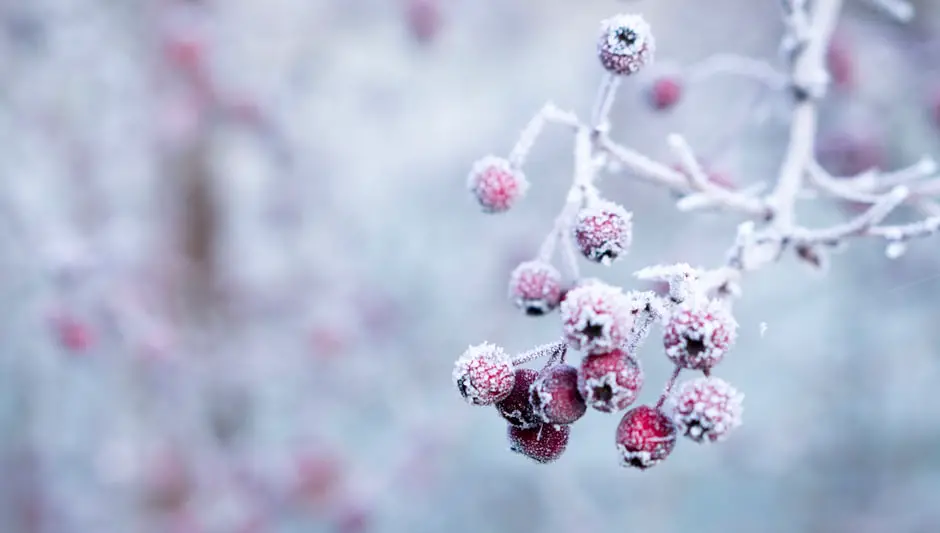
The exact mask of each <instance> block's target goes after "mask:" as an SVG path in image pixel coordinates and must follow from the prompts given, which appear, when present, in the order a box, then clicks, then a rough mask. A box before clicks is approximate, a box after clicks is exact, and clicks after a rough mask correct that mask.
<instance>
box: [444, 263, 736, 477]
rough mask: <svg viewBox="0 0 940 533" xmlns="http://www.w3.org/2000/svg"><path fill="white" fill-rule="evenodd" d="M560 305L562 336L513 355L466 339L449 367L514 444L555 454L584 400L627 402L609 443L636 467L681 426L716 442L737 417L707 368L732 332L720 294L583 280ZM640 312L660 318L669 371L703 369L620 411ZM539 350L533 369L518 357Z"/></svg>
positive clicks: (631, 380) (727, 388)
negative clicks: (572, 359)
mask: <svg viewBox="0 0 940 533" xmlns="http://www.w3.org/2000/svg"><path fill="white" fill-rule="evenodd" d="M679 266H680V267H686V265H679ZM679 292H681V290H678V289H673V290H672V291H671V293H679ZM643 302H646V303H645V304H643ZM560 314H561V317H562V324H561V329H562V332H563V334H564V337H563V339H562V340H561V341H558V342H555V343H551V344H547V345H544V346H540V347H537V348H534V349H532V350H530V351H528V352H526V353H523V354H520V355H518V356H517V357H510V356H509V355H508V354H507V353H506V352H505V351H504V350H503V349H502V348H500V347H499V346H496V345H493V344H490V343H483V344H479V345H476V346H471V347H469V348H468V349H467V350H466V352H464V354H463V355H462V356H461V357H460V358H459V359H458V360H457V364H456V365H455V367H454V373H453V378H454V384H455V385H456V387H457V389H458V391H459V392H460V394H461V395H462V396H463V398H464V399H465V400H466V401H467V402H468V403H470V404H472V405H493V406H495V407H496V411H497V412H498V413H499V414H500V416H501V417H502V418H503V419H504V420H505V421H506V423H507V426H508V427H507V431H508V434H509V441H510V449H511V450H512V451H514V452H517V453H520V454H523V455H525V456H527V457H529V458H531V459H533V460H535V461H538V462H540V463H548V462H552V461H554V460H555V459H557V458H558V457H560V456H561V454H562V453H563V452H564V451H565V449H566V448H567V445H568V438H569V436H570V434H571V429H570V428H571V425H572V424H574V423H575V422H577V421H578V420H580V419H581V417H583V416H584V414H585V413H586V412H587V410H588V408H589V407H590V408H592V409H594V410H595V411H599V412H601V413H620V412H624V411H626V412H625V413H624V414H623V415H622V418H621V420H620V424H619V425H618V427H617V431H616V446H617V449H618V450H619V453H620V460H621V464H623V465H624V466H629V467H635V468H639V469H646V468H649V467H651V466H653V465H655V464H657V463H659V462H660V461H662V460H663V459H665V458H666V456H668V455H669V453H670V452H671V451H672V449H673V447H674V446H675V442H676V439H677V437H678V436H679V435H684V436H686V437H688V438H689V439H691V440H693V441H695V442H700V443H701V442H716V441H719V440H722V439H723V438H724V437H725V436H726V435H727V434H728V432H729V431H730V430H732V429H734V428H735V427H737V426H738V425H740V423H741V401H742V398H743V396H742V395H741V394H740V393H738V392H737V391H736V390H735V389H734V388H733V387H732V386H731V385H729V384H728V383H726V382H725V381H723V380H721V379H719V378H716V377H713V376H711V375H710V374H711V368H712V367H713V366H714V365H715V364H717V363H718V362H719V361H721V359H722V357H723V356H724V354H725V352H726V351H727V350H728V349H729V348H730V346H731V345H732V344H733V343H734V338H735V331H736V323H735V321H734V319H733V318H732V317H731V316H730V314H729V313H728V312H727V311H726V310H725V309H724V308H722V307H721V305H720V303H719V301H718V300H713V299H707V298H703V297H702V296H701V295H698V294H693V295H691V296H690V298H689V299H687V300H682V301H676V300H674V299H671V298H668V297H660V296H656V295H655V294H653V293H637V292H631V293H624V292H622V291H621V290H620V289H617V288H616V287H613V286H610V285H607V284H604V283H603V282H600V281H597V280H586V281H584V280H582V281H581V283H580V284H579V285H578V286H576V287H574V288H572V289H570V290H569V291H568V292H567V293H566V297H565V299H564V301H563V303H562V305H561V307H560ZM648 318H653V319H659V321H660V323H661V324H662V326H663V347H664V349H665V353H666V355H667V357H668V358H669V359H670V360H671V361H672V362H674V363H675V364H676V371H675V374H674V376H675V377H677V376H678V375H679V373H680V371H681V370H682V369H689V370H699V371H702V372H703V374H704V375H703V376H701V377H699V378H696V379H692V380H690V381H687V382H685V383H682V384H681V385H679V386H678V387H676V388H673V384H674V381H675V379H673V380H671V381H670V382H669V383H668V384H667V385H666V387H665V390H664V392H663V393H662V395H661V396H660V398H659V401H658V402H657V403H656V404H655V405H641V406H638V407H634V408H633V409H629V410H628V408H630V406H632V405H633V404H634V403H635V402H636V401H637V399H638V397H639V394H640V391H641V389H642V387H643V383H644V377H643V369H642V366H641V365H640V361H639V360H637V358H636V357H635V356H634V355H633V352H631V351H629V350H628V349H627V348H626V346H628V345H631V341H632V345H633V346H636V345H638V344H639V342H638V339H637V338H636V337H638V336H644V337H645V335H646V333H645V331H648V327H646V324H647V319H648ZM644 330H645V331H644ZM569 349H577V350H581V351H583V352H584V357H583V358H582V359H581V361H580V363H579V364H577V365H571V364H568V363H567V362H566V356H567V354H568V351H569ZM542 357H548V361H547V363H546V364H545V365H544V366H543V367H542V368H541V370H539V371H536V370H533V369H529V368H522V367H521V366H520V365H522V364H524V363H527V362H529V361H532V360H534V359H537V358H542Z"/></svg>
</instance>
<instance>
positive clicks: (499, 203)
mask: <svg viewBox="0 0 940 533" xmlns="http://www.w3.org/2000/svg"><path fill="white" fill-rule="evenodd" d="M467 188H468V189H470V192H471V193H472V194H473V196H474V198H476V200H477V202H479V204H480V207H481V208H482V209H483V211H484V212H486V213H502V212H504V211H508V210H509V208H511V207H512V206H513V205H515V203H516V202H517V201H518V200H519V199H520V198H522V197H523V196H525V193H526V191H527V190H528V188H529V182H528V181H527V180H526V177H525V175H524V174H523V173H522V171H521V170H519V169H518V168H514V167H513V166H512V165H511V164H510V163H509V161H507V160H506V159H503V158H501V157H496V156H486V157H484V158H482V159H480V160H479V161H477V162H476V163H474V165H473V169H471V171H470V175H469V176H467Z"/></svg>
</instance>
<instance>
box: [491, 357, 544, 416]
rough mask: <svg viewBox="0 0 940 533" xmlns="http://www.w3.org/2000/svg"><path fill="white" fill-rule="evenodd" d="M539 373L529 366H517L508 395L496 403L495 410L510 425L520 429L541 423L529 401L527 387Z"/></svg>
mask: <svg viewBox="0 0 940 533" xmlns="http://www.w3.org/2000/svg"><path fill="white" fill-rule="evenodd" d="M538 377H539V373H538V372H537V371H535V370H532V369H529V368H517V369H516V377H515V384H514V385H513V386H512V391H510V392H509V396H506V397H505V398H504V399H503V400H502V401H499V402H497V403H496V410H497V411H499V414H500V415H502V417H503V418H505V419H506V421H507V422H509V423H510V424H511V425H513V426H516V427H518V428H522V429H529V428H534V427H538V426H540V425H541V424H542V421H541V420H539V417H538V416H537V415H536V414H535V410H534V409H532V404H531V403H529V387H530V386H531V385H532V383H534V382H535V380H536V379H538Z"/></svg>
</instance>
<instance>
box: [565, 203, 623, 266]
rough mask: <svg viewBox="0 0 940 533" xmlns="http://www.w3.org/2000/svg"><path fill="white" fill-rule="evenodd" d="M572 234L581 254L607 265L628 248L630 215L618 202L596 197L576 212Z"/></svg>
mask: <svg viewBox="0 0 940 533" xmlns="http://www.w3.org/2000/svg"><path fill="white" fill-rule="evenodd" d="M573 234H574V240H575V242H576V243H577V245H578V248H579V249H580V250H581V253H582V254H584V257H586V258H588V259H590V260H591V261H594V262H597V263H602V264H605V265H609V264H610V263H611V262H613V261H614V260H616V259H617V258H619V257H620V256H621V255H624V254H626V253H627V250H628V249H629V248H630V243H631V242H632V241H633V220H632V215H631V214H630V213H629V212H628V211H627V210H625V209H624V208H623V207H621V206H620V205H618V204H615V203H613V202H610V201H607V200H600V201H598V202H596V203H595V204H594V205H590V206H588V207H585V208H584V209H582V210H581V211H580V212H579V213H578V219H577V221H576V222H575V225H574V228H573Z"/></svg>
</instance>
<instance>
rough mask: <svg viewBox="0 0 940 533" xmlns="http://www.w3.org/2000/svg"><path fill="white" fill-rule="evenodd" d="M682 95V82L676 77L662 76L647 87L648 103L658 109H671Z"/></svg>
mask: <svg viewBox="0 0 940 533" xmlns="http://www.w3.org/2000/svg"><path fill="white" fill-rule="evenodd" d="M681 97H682V84H681V82H680V81H679V80H678V79H677V78H673V77H668V76H664V77H662V78H659V79H657V80H655V81H654V82H653V84H652V85H651V86H650V88H649V99H650V104H651V105H652V106H653V108H655V109H656V110H658V111H666V110H667V109H672V108H673V107H674V106H675V105H676V104H677V103H678V102H679V99H680V98H681Z"/></svg>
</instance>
